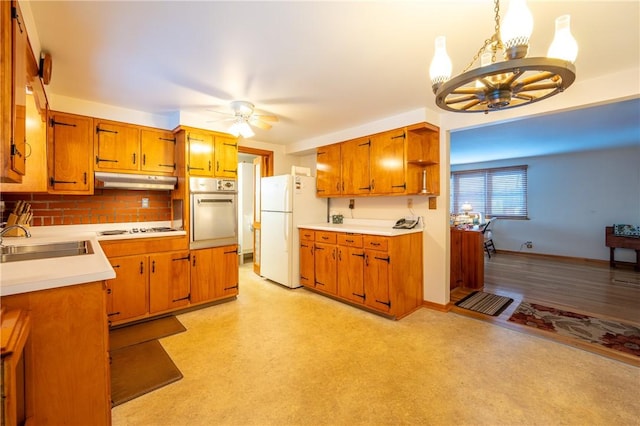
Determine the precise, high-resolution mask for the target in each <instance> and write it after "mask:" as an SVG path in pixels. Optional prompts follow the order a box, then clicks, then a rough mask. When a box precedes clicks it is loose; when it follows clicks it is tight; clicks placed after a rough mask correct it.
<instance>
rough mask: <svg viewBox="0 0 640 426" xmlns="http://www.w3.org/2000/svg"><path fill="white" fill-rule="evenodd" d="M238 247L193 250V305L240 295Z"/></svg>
mask: <svg viewBox="0 0 640 426" xmlns="http://www.w3.org/2000/svg"><path fill="white" fill-rule="evenodd" d="M238 280H239V277H238V246H237V245H235V244H234V245H230V246H223V247H215V248H208V249H201V250H191V303H193V304H196V303H203V302H210V301H213V300H218V299H225V298H228V297H233V296H237V295H238Z"/></svg>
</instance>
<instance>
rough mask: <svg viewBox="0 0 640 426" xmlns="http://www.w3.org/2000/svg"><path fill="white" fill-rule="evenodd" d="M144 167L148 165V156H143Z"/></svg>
mask: <svg viewBox="0 0 640 426" xmlns="http://www.w3.org/2000/svg"><path fill="white" fill-rule="evenodd" d="M142 165H143V166H146V165H147V154H142Z"/></svg>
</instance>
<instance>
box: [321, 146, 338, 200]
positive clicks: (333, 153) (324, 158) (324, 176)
mask: <svg viewBox="0 0 640 426" xmlns="http://www.w3.org/2000/svg"><path fill="white" fill-rule="evenodd" d="M341 145H342V144H333V145H328V146H323V147H320V148H318V149H317V151H316V175H317V177H316V191H317V194H318V196H319V197H330V196H334V195H340V194H341V193H342V176H341V175H342V172H341Z"/></svg>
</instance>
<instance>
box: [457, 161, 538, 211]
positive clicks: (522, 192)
mask: <svg viewBox="0 0 640 426" xmlns="http://www.w3.org/2000/svg"><path fill="white" fill-rule="evenodd" d="M505 172H507V173H509V172H515V174H518V173H519V174H520V176H519V178H516V181H514V182H513V183H512V184H517V185H518V186H519V188H518V189H519V191H518V192H517V193H516V196H515V197H516V198H521V201H520V202H516V203H513V197H508V198H507V197H506V196H505V195H502V196H500V195H494V192H493V191H494V189H495V187H496V186H497V185H499V184H500V182H496V183H495V184H490V182H492V181H496V180H497V179H499V178H500V175H504V174H505ZM465 175H466V176H467V177H468V178H472V177H476V178H478V179H480V180H482V181H483V182H482V183H481V184H480V185H478V186H479V188H478V190H482V191H483V193H482V195H481V196H480V197H476V199H475V200H474V201H471V198H472V197H468V199H462V198H460V195H458V193H459V192H460V191H459V190H458V191H456V189H457V188H459V187H460V178H461V177H464V176H465ZM518 180H519V181H518ZM503 184H504V182H503ZM469 186H470V188H468V189H467V190H466V192H467V193H468V192H469V191H470V190H471V189H472V188H471V186H472V185H471V184H470V185H469ZM480 187H484V188H483V189H481V188H480ZM505 201H510V202H509V203H505ZM466 202H470V203H471V206H472V207H473V211H474V212H482V213H483V214H485V216H486V217H488V218H494V217H495V218H500V219H512V220H528V219H529V205H528V204H529V200H528V165H526V164H524V165H516V166H506V167H492V168H481V169H472V170H458V171H452V172H451V174H450V210H451V212H450V213H451V214H457V213H459V212H460V211H461V206H462V204H463V203H466ZM495 204H502V205H505V204H506V205H508V206H511V208H512V209H518V210H520V212H521V213H520V214H517V213H514V214H507V213H505V211H504V210H502V211H500V210H499V209H496V208H495ZM492 208H493V210H496V211H492ZM456 209H457V210H456Z"/></svg>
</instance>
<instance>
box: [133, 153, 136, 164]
mask: <svg viewBox="0 0 640 426" xmlns="http://www.w3.org/2000/svg"><path fill="white" fill-rule="evenodd" d="M133 164H136V153H135V152H134V153H133Z"/></svg>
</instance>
